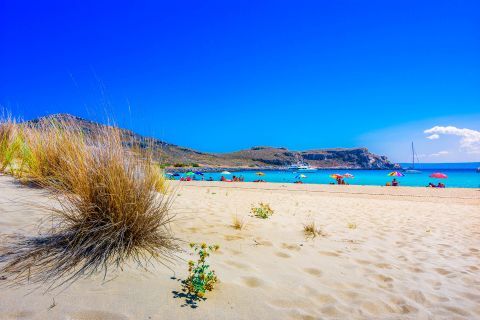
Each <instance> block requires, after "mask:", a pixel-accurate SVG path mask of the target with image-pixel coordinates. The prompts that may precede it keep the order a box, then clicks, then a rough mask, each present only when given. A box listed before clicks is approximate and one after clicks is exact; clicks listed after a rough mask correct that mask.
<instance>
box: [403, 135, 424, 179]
mask: <svg viewBox="0 0 480 320" xmlns="http://www.w3.org/2000/svg"><path fill="white" fill-rule="evenodd" d="M415 158H417V164H418V162H419V161H418V156H417V154H416V153H415V146H414V145H413V141H412V166H411V167H408V168H404V169H403V173H405V174H419V173H422V171H420V170H417V169H415Z"/></svg>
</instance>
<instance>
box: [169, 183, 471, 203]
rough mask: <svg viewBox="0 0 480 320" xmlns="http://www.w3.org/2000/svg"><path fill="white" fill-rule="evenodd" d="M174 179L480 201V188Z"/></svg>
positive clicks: (221, 186)
mask: <svg viewBox="0 0 480 320" xmlns="http://www.w3.org/2000/svg"><path fill="white" fill-rule="evenodd" d="M170 183H171V184H172V185H173V186H174V188H173V189H174V190H176V189H181V188H182V187H196V188H207V189H208V188H219V189H233V190H252V191H284V192H291V193H306V194H308V193H312V194H324V195H333V196H342V195H357V196H378V197H391V198H401V197H409V198H418V199H427V200H432V201H435V200H440V201H444V200H446V199H447V200H448V199H450V200H459V201H467V202H471V203H477V204H479V205H480V189H479V188H427V187H423V188H422V187H410V186H400V187H386V186H370V185H336V184H335V185H329V184H313V183H312V184H306V183H305V184H295V183H281V182H262V183H258V182H221V181H178V180H172V181H170Z"/></svg>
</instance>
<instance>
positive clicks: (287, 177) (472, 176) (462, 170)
mask: <svg viewBox="0 0 480 320" xmlns="http://www.w3.org/2000/svg"><path fill="white" fill-rule="evenodd" d="M402 167H408V164H402ZM478 167H480V162H476V163H438V164H432V163H429V164H420V165H418V166H416V167H415V169H418V170H421V173H419V174H405V176H404V177H397V178H396V179H397V180H398V181H399V182H400V185H401V186H412V187H424V186H426V185H428V183H429V182H432V183H434V184H437V183H438V182H439V181H441V182H442V183H444V184H445V185H446V186H447V188H448V187H461V188H480V173H477V172H476V168H478ZM391 171H392V170H316V171H312V172H294V171H286V170H274V171H270V170H266V171H262V172H264V173H265V175H264V176H261V177H259V176H257V175H256V172H257V171H230V172H231V174H230V175H224V176H225V178H226V179H231V178H232V177H233V176H234V175H235V176H243V177H244V178H245V181H254V180H257V179H262V180H265V181H267V182H279V183H289V182H294V181H295V180H298V179H296V178H295V177H296V176H298V174H300V173H301V174H304V175H306V176H307V177H306V178H303V179H301V180H302V181H303V182H304V183H315V184H328V183H330V182H335V180H334V179H332V178H330V177H329V176H330V175H331V174H334V173H338V174H345V173H347V172H348V173H351V174H353V175H354V178H352V179H345V181H347V182H348V183H349V184H352V185H372V186H380V185H381V186H384V185H385V183H387V182H389V181H392V177H389V176H388V173H390V172H391ZM434 172H441V173H445V174H446V175H447V176H448V178H447V179H433V178H430V177H429V175H430V174H432V173H434ZM221 176H222V174H221V173H219V172H214V173H204V176H203V178H204V179H205V180H207V179H208V178H210V177H212V178H213V179H214V180H220V178H221ZM196 179H201V176H197V177H196Z"/></svg>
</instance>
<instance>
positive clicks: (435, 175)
mask: <svg viewBox="0 0 480 320" xmlns="http://www.w3.org/2000/svg"><path fill="white" fill-rule="evenodd" d="M430 178H437V179H447V178H448V177H447V175H446V174H445V173H441V172H435V173H432V174H431V175H430Z"/></svg>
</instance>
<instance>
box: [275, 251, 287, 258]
mask: <svg viewBox="0 0 480 320" xmlns="http://www.w3.org/2000/svg"><path fill="white" fill-rule="evenodd" d="M275 255H276V256H277V257H280V258H290V255H289V254H288V253H285V252H281V251H278V252H275Z"/></svg>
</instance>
